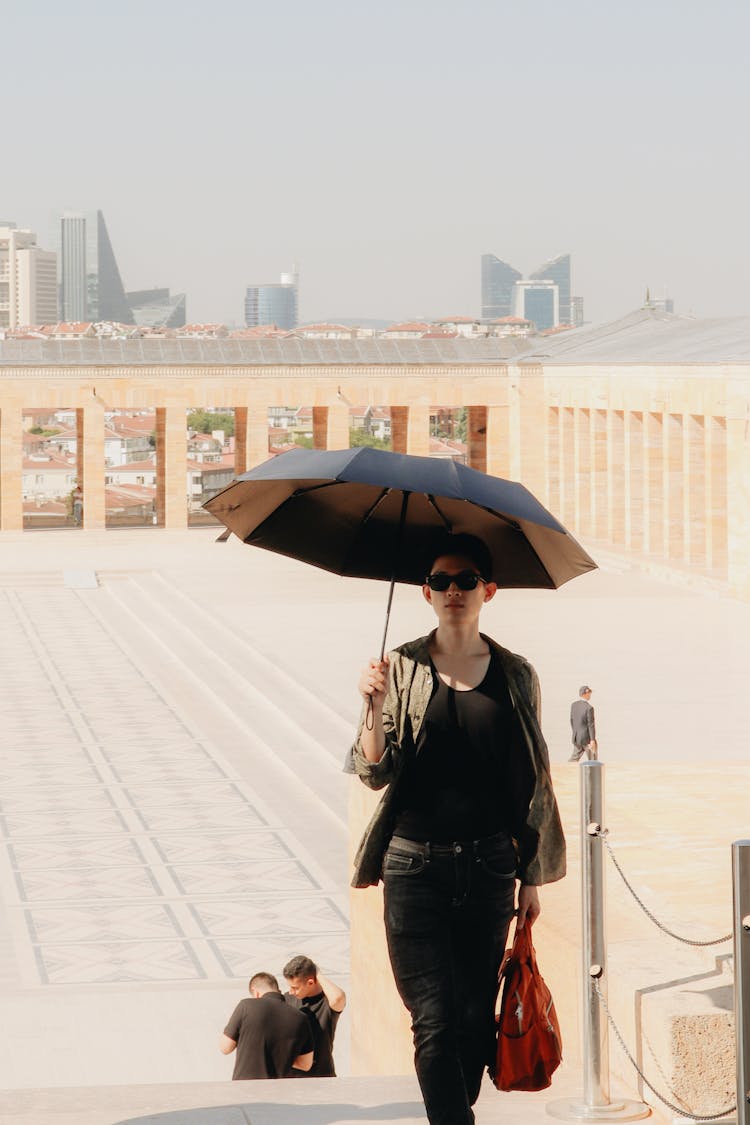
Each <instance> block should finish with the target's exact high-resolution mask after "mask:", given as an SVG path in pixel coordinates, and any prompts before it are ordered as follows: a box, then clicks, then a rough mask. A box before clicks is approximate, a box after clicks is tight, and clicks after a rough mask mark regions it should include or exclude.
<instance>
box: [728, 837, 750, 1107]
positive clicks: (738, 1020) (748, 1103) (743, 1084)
mask: <svg viewBox="0 0 750 1125" xmlns="http://www.w3.org/2000/svg"><path fill="white" fill-rule="evenodd" d="M732 886H733V888H734V891H733V898H734V1038H735V1043H736V1049H737V1125H750V840H735V842H734V843H733V844H732Z"/></svg>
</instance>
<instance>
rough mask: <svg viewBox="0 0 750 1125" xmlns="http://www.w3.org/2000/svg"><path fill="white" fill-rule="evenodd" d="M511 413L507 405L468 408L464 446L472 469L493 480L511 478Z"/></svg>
mask: <svg viewBox="0 0 750 1125" xmlns="http://www.w3.org/2000/svg"><path fill="white" fill-rule="evenodd" d="M509 425H510V410H509V408H508V407H507V406H499V405H498V406H469V407H467V409H466V444H467V446H468V462H469V465H471V467H472V469H478V470H479V471H480V472H482V473H489V474H490V475H491V476H494V477H504V478H505V479H506V480H507V479H508V478H509V477H511V475H512V473H511V436H510V431H509Z"/></svg>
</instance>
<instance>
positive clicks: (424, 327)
mask: <svg viewBox="0 0 750 1125" xmlns="http://www.w3.org/2000/svg"><path fill="white" fill-rule="evenodd" d="M431 329H432V325H431V324H429V323H428V322H427V321H424V320H408V321H405V322H404V323H403V324H391V325H390V326H389V327H388V328H386V330H385V332H382V333H381V335H382V337H383V339H384V340H419V339H420V338H421V337H422V336H424V334H425V332H430V331H431Z"/></svg>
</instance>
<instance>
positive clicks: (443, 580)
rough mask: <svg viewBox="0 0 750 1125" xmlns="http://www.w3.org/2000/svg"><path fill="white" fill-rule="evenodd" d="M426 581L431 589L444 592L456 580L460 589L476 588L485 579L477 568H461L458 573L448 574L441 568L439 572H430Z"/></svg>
mask: <svg viewBox="0 0 750 1125" xmlns="http://www.w3.org/2000/svg"><path fill="white" fill-rule="evenodd" d="M425 582H426V584H427V585H428V586H429V587H430V589H431V590H437V591H438V593H441V594H442V593H443V592H444V591H445V590H447V589H448V587H449V586H450V584H451V582H455V583H456V585H457V586H458V588H459V590H476V588H477V586H478V585H479V583H480V582H484V579H483V578H482V576H481V574H477V572H476V571H475V570H459V572H458V574H446V573H445V571H444V570H439V571H438V572H437V574H428V575H427V577H426V578H425Z"/></svg>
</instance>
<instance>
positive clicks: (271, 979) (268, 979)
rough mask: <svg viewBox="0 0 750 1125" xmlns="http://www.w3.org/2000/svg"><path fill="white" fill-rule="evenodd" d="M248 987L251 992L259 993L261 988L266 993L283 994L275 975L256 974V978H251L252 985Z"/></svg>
mask: <svg viewBox="0 0 750 1125" xmlns="http://www.w3.org/2000/svg"><path fill="white" fill-rule="evenodd" d="M247 987H248V991H249V992H252V991H253V989H255V990H256V991H258V992H259V991H260V989H261V987H262V988H263V991H264V992H281V989H280V988H279V982H278V981H277V980H276V977H275V976H274V975H273V973H256V974H255V976H254V977H250V983H249V984H248V986H247Z"/></svg>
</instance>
